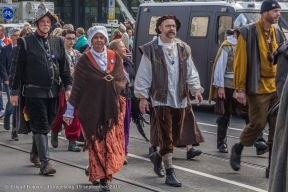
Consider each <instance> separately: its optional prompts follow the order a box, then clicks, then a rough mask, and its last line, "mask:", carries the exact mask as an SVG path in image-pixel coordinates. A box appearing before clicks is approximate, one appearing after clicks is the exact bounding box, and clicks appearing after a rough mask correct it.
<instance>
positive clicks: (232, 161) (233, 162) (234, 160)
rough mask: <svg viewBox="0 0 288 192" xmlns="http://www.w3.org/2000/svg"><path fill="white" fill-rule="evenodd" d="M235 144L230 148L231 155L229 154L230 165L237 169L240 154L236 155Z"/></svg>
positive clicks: (238, 167)
mask: <svg viewBox="0 0 288 192" xmlns="http://www.w3.org/2000/svg"><path fill="white" fill-rule="evenodd" d="M236 145H237V144H235V145H233V147H232V149H231V151H232V152H231V156H230V165H231V167H232V169H233V170H234V171H239V169H240V164H241V155H237V154H236V152H235V146H236Z"/></svg>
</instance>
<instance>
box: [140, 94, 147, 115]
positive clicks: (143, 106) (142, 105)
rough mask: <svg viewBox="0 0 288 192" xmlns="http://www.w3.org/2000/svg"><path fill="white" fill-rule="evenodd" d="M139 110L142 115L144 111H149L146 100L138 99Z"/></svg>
mask: <svg viewBox="0 0 288 192" xmlns="http://www.w3.org/2000/svg"><path fill="white" fill-rule="evenodd" d="M139 108H140V111H141V113H142V114H146V111H149V103H148V101H147V99H145V98H141V99H140V103H139Z"/></svg>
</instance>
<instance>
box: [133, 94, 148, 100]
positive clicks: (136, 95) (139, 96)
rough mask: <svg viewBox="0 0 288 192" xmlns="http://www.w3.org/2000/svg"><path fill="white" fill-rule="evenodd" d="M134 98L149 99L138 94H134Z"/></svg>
mask: <svg viewBox="0 0 288 192" xmlns="http://www.w3.org/2000/svg"><path fill="white" fill-rule="evenodd" d="M135 97H137V98H138V99H149V97H145V96H143V95H141V94H140V93H135Z"/></svg>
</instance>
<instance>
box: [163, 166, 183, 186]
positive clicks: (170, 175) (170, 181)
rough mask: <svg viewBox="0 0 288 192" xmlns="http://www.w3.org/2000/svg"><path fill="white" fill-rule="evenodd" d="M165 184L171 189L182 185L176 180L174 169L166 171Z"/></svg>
mask: <svg viewBox="0 0 288 192" xmlns="http://www.w3.org/2000/svg"><path fill="white" fill-rule="evenodd" d="M165 183H166V184H167V185H169V186H171V187H181V186H182V184H181V183H180V182H179V181H178V180H177V178H176V176H175V173H174V168H169V169H166V179H165Z"/></svg>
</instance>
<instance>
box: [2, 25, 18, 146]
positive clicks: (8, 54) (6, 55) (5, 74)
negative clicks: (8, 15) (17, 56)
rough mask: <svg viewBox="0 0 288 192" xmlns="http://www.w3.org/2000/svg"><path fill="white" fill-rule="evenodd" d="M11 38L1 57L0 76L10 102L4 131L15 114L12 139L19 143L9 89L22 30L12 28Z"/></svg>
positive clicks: (7, 107)
mask: <svg viewBox="0 0 288 192" xmlns="http://www.w3.org/2000/svg"><path fill="white" fill-rule="evenodd" d="M9 36H10V38H11V40H12V43H10V44H9V45H7V46H5V47H4V48H2V51H1V55H0V75H1V77H2V79H3V82H4V87H5V90H6V94H7V99H8V102H7V104H6V110H5V117H4V129H6V130H10V116H11V114H12V113H13V123H12V124H13V129H12V134H11V138H12V139H13V140H15V141H18V134H17V132H16V116H15V112H16V111H15V108H16V107H13V106H12V104H11V103H10V88H9V75H10V68H11V63H12V56H13V53H12V52H15V48H16V46H17V39H18V38H19V36H20V29H19V28H14V27H13V28H11V29H10V30H9ZM13 50H14V51H13Z"/></svg>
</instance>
